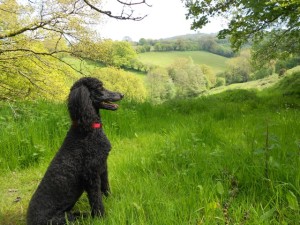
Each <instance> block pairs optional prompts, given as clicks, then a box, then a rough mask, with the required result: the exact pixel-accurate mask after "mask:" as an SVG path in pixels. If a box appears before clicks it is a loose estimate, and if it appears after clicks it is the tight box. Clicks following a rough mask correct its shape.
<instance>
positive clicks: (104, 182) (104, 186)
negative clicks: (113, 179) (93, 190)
mask: <svg viewBox="0 0 300 225" xmlns="http://www.w3.org/2000/svg"><path fill="white" fill-rule="evenodd" d="M100 179H101V192H102V193H103V194H104V195H105V196H108V195H109V194H110V187H109V182H108V172H107V163H105V166H104V171H102V173H101V174H100Z"/></svg>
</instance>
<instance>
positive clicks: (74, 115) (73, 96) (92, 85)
mask: <svg viewBox="0 0 300 225" xmlns="http://www.w3.org/2000/svg"><path fill="white" fill-rule="evenodd" d="M123 97H124V95H123V94H121V93H118V92H113V91H109V90H107V89H105V88H104V87H103V83H102V82H101V81H99V80H98V79H96V78H92V77H84V78H81V79H79V80H78V81H76V82H75V83H74V85H73V86H72V88H71V91H70V95H69V98H68V109H69V112H70V116H71V119H72V120H73V121H74V122H76V124H77V125H78V126H86V127H87V129H89V128H90V127H91V124H92V123H94V122H99V120H100V118H99V109H107V110H117V109H118V105H117V104H115V103H113V102H116V101H119V100H121V99H122V98H123Z"/></svg>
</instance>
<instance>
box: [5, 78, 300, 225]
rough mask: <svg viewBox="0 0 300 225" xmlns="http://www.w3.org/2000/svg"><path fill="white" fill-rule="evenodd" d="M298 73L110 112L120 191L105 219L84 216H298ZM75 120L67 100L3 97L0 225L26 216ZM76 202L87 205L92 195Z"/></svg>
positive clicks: (114, 177)
mask: <svg viewBox="0 0 300 225" xmlns="http://www.w3.org/2000/svg"><path fill="white" fill-rule="evenodd" d="M290 79H292V80H283V81H282V82H281V84H279V85H277V86H276V87H273V88H269V89H266V90H264V91H254V90H231V91H227V92H222V93H219V94H215V95H211V96H206V97H201V98H197V99H189V100H173V101H170V102H166V103H164V104H162V105H157V106H154V105H151V104H149V103H134V102H127V101H126V100H125V101H123V102H122V103H120V108H119V110H118V111H116V112H110V111H103V112H102V117H103V123H104V130H105V132H106V134H107V136H108V137H109V139H110V141H111V143H112V146H113V148H112V151H111V154H110V156H109V161H108V165H109V177H110V183H111V189H112V194H111V196H110V197H108V198H106V199H104V205H105V208H106V216H105V217H104V218H102V219H92V218H87V219H85V220H84V219H82V220H80V221H78V222H77V223H76V224H84V225H85V224H93V225H101V224H111V225H116V224H145V225H146V224H149V225H153V224H155V225H163V224H166V225H167V224H170V225H171V224H172V225H174V224H209V225H210V224H289V225H290V224H292V225H293V224H295V225H296V224H299V222H300V209H299V198H300V191H299V190H300V171H299V168H300V120H299V118H300V111H299V109H300V99H299V90H297V88H298V87H297V82H298V83H299V76H298V77H293V78H290ZM291 81H292V82H294V83H295V85H294V86H293V85H289V86H287V85H285V84H286V83H288V82H291ZM69 126H70V121H69V118H68V113H67V111H66V105H65V104H64V103H61V104H59V103H56V104H54V103H48V102H24V103H18V104H3V103H2V105H1V107H0V142H1V152H0V172H1V173H0V174H1V175H0V196H1V198H0V224H5V225H10V224H17V225H24V224H25V215H26V209H27V205H28V201H29V199H30V197H31V195H32V194H33V192H34V191H35V189H36V187H37V185H38V183H39V181H40V180H41V178H42V176H43V174H44V172H45V170H46V168H47V166H48V164H49V162H50V160H51V159H52V157H53V156H54V154H55V153H56V151H57V149H58V148H59V147H60V144H61V142H62V141H63V139H64V137H65V134H66V132H67V130H68V127H69ZM78 209H79V210H81V211H85V212H88V211H89V209H90V208H89V205H88V200H87V197H86V196H85V195H84V196H82V198H81V199H80V200H79V202H78V203H77V204H76V206H75V210H78Z"/></svg>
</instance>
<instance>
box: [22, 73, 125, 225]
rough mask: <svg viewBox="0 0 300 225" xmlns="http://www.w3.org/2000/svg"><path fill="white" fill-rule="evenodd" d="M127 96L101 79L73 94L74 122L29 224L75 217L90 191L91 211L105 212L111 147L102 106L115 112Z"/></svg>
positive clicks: (29, 215)
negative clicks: (81, 199) (74, 210)
mask: <svg viewBox="0 0 300 225" xmlns="http://www.w3.org/2000/svg"><path fill="white" fill-rule="evenodd" d="M122 98H123V95H122V94H120V93H117V92H112V91H108V90H106V89H104V88H103V84H102V82H101V81H99V80H98V79H96V78H91V77H84V78H81V79H80V80H78V81H77V82H76V83H75V84H74V85H73V87H72V88H71V92H70V95H69V98H68V109H69V112H70V117H71V119H72V121H73V124H72V126H71V128H70V130H69V131H68V134H67V136H66V138H65V140H64V142H63V144H62V146H61V148H60V150H59V151H58V152H57V154H56V156H55V157H54V159H53V160H52V162H51V164H50V166H49V167H48V169H47V171H46V174H45V175H44V177H43V179H42V181H41V183H40V184H39V186H38V188H37V190H36V192H35V193H34V195H33V197H32V199H31V201H30V203H29V208H28V212H27V225H44V224H45V225H46V224H52V225H58V224H66V223H67V221H74V220H75V219H76V217H77V216H78V215H76V214H75V213H71V212H70V211H71V209H72V208H73V206H74V205H75V203H76V202H77V200H78V199H79V197H80V196H81V195H82V193H83V192H84V191H86V192H87V195H88V199H89V203H90V206H91V215H92V216H93V217H94V216H102V215H103V214H104V207H103V203H102V197H101V192H102V193H103V194H104V195H108V194H109V191H110V190H109V183H108V175H107V157H108V154H109V151H110V148H111V145H110V142H109V140H108V139H107V137H106V135H105V134H104V132H103V129H102V124H101V118H100V114H99V109H108V110H116V109H117V108H118V105H117V104H113V103H112V102H115V101H118V100H121V99H122Z"/></svg>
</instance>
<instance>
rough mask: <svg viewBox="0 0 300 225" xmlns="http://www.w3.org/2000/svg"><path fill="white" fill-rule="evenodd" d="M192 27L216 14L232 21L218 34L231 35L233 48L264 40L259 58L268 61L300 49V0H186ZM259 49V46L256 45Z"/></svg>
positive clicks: (206, 22) (194, 27)
mask: <svg viewBox="0 0 300 225" xmlns="http://www.w3.org/2000/svg"><path fill="white" fill-rule="evenodd" d="M183 1H184V2H185V5H186V7H187V8H188V14H187V18H190V19H193V23H192V29H198V28H202V27H203V26H204V25H206V24H208V23H209V22H210V19H211V18H213V17H216V16H218V17H223V18H226V19H227V20H228V21H229V24H228V28H226V29H223V30H221V31H220V32H219V34H218V37H219V38H224V37H225V36H227V35H230V37H231V45H232V47H233V49H234V50H236V51H237V50H239V49H240V48H241V47H242V46H243V45H244V44H245V43H247V42H248V41H249V40H251V41H253V43H254V44H255V45H259V44H260V42H262V41H263V45H262V46H261V47H262V48H263V49H262V48H260V49H261V51H259V52H257V54H256V58H257V59H259V58H260V57H262V58H263V59H264V60H265V61H267V60H270V59H274V58H277V57H281V56H286V55H288V54H293V53H296V54H297V53H298V52H299V50H300V42H299V38H300V17H299V15H300V1H299V0H250V1H249V0H183ZM257 49H258V48H257Z"/></svg>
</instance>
